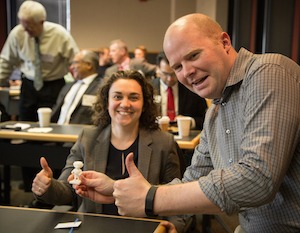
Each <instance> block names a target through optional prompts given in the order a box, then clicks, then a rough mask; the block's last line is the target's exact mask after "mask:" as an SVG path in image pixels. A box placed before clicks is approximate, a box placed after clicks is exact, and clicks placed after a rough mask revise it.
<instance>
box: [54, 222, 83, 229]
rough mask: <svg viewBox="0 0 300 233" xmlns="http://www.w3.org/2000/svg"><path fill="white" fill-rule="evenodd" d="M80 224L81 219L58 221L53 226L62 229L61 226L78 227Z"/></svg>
mask: <svg viewBox="0 0 300 233" xmlns="http://www.w3.org/2000/svg"><path fill="white" fill-rule="evenodd" d="M80 224H81V221H77V222H64V223H58V224H57V225H56V226H55V227H54V229H63V228H72V227H79V226H80Z"/></svg>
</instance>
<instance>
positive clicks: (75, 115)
mask: <svg viewBox="0 0 300 233" xmlns="http://www.w3.org/2000/svg"><path fill="white" fill-rule="evenodd" d="M97 68H98V55H97V53H95V52H93V51H90V50H81V51H80V52H78V53H77V54H76V55H75V57H74V59H73V62H72V64H71V67H70V70H71V72H72V74H73V77H74V78H75V81H74V82H72V83H67V84H65V85H64V86H63V88H62V89H61V91H60V93H59V95H58V98H57V101H56V104H55V105H54V106H53V109H52V116H51V122H55V123H58V124H61V125H62V124H69V123H72V124H92V113H93V110H92V104H93V103H94V102H95V100H96V92H97V90H98V88H99V85H100V81H101V79H100V75H98V74H97ZM64 146H69V144H64ZM37 172H38V170H37V169H36V168H31V167H23V168H22V173H23V181H24V189H25V191H26V192H30V190H31V184H32V180H33V178H34V177H35V175H36V173H37ZM57 174H59V172H58V171H57V170H56V171H55V176H56V177H58V176H57ZM30 205H32V206H33V207H42V206H43V205H40V203H38V202H33V203H31V204H30Z"/></svg>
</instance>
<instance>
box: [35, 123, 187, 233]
mask: <svg viewBox="0 0 300 233" xmlns="http://www.w3.org/2000/svg"><path fill="white" fill-rule="evenodd" d="M110 137H111V126H110V125H109V126H107V127H106V128H105V129H103V130H102V131H100V130H99V129H98V128H97V127H96V126H87V127H85V128H84V129H83V131H82V133H81V134H80V135H79V138H78V140H77V142H76V143H75V144H74V146H73V147H72V149H71V151H70V154H69V156H68V158H67V161H66V165H65V167H64V168H63V170H62V173H61V175H60V177H59V179H58V180H55V179H52V182H51V185H50V187H49V189H48V190H47V192H46V193H45V194H44V195H42V196H40V197H38V196H36V198H38V199H39V200H41V201H43V202H46V203H49V204H54V205H66V204H70V205H71V204H73V206H74V205H75V206H76V204H77V201H78V199H77V198H78V196H77V195H76V193H75V192H74V189H73V188H72V186H71V185H70V184H69V183H68V182H67V178H68V177H69V175H70V174H71V171H72V170H73V168H74V167H73V162H74V161H78V160H79V161H83V163H84V167H83V169H82V170H94V171H98V172H102V173H105V172H106V165H107V160H108V152H109V145H110ZM179 166H180V164H179V157H178V154H177V148H176V143H175V141H174V138H173V135H171V134H169V133H165V132H162V131H160V130H155V131H152V132H148V131H146V130H143V129H140V131H139V141H138V164H137V167H138V169H139V170H140V172H141V173H142V175H143V176H144V177H145V178H146V179H147V180H148V181H149V182H150V183H151V184H155V185H158V184H165V183H168V182H170V181H172V180H173V179H174V178H180V177H181V173H180V168H179ZM79 200H81V199H79ZM71 202H72V203H71ZM79 205H80V207H79V209H78V211H80V212H89V213H102V204H98V203H95V202H93V201H91V200H89V199H85V198H84V199H82V202H81V203H79ZM168 220H169V221H172V223H173V224H175V226H176V228H177V229H178V232H181V230H180V229H182V228H183V227H184V225H185V222H184V220H183V219H182V218H180V217H177V216H173V217H169V218H168Z"/></svg>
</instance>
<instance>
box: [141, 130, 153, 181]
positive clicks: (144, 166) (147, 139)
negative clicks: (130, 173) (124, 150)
mask: <svg viewBox="0 0 300 233" xmlns="http://www.w3.org/2000/svg"><path fill="white" fill-rule="evenodd" d="M141 139H142V140H141ZM151 144H152V137H151V134H149V133H146V131H145V130H142V129H141V130H140V132H139V148H138V151H139V158H138V169H139V170H140V172H141V173H142V175H143V176H144V178H145V179H148V176H149V168H150V159H151V156H152V148H151V147H150V145H151Z"/></svg>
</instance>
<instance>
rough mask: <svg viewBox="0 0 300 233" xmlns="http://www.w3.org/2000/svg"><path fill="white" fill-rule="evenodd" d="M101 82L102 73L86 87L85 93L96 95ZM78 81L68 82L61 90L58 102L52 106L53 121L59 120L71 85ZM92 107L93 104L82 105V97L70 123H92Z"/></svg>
mask: <svg viewBox="0 0 300 233" xmlns="http://www.w3.org/2000/svg"><path fill="white" fill-rule="evenodd" d="M100 82H101V78H100V75H98V76H97V77H96V78H95V79H94V80H93V81H92V82H91V83H90V85H89V87H88V88H87V89H86V91H85V92H84V94H87V95H96V92H97V90H98V88H99V85H100ZM75 83H76V82H72V83H67V84H66V85H65V86H64V87H63V88H62V89H61V91H60V93H59V95H58V97H57V100H56V104H55V105H54V106H53V108H52V116H51V122H55V123H56V122H57V121H58V118H59V114H60V110H61V107H62V105H63V103H64V99H65V96H66V95H67V93H68V92H69V90H70V89H71V87H72V86H73V85H74V84H75ZM92 113H93V112H92V108H91V106H83V105H82V99H81V100H80V101H79V103H78V105H77V106H76V108H75V110H74V112H73V113H72V115H71V118H70V123H72V124H88V125H90V124H92V118H91V117H92Z"/></svg>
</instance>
